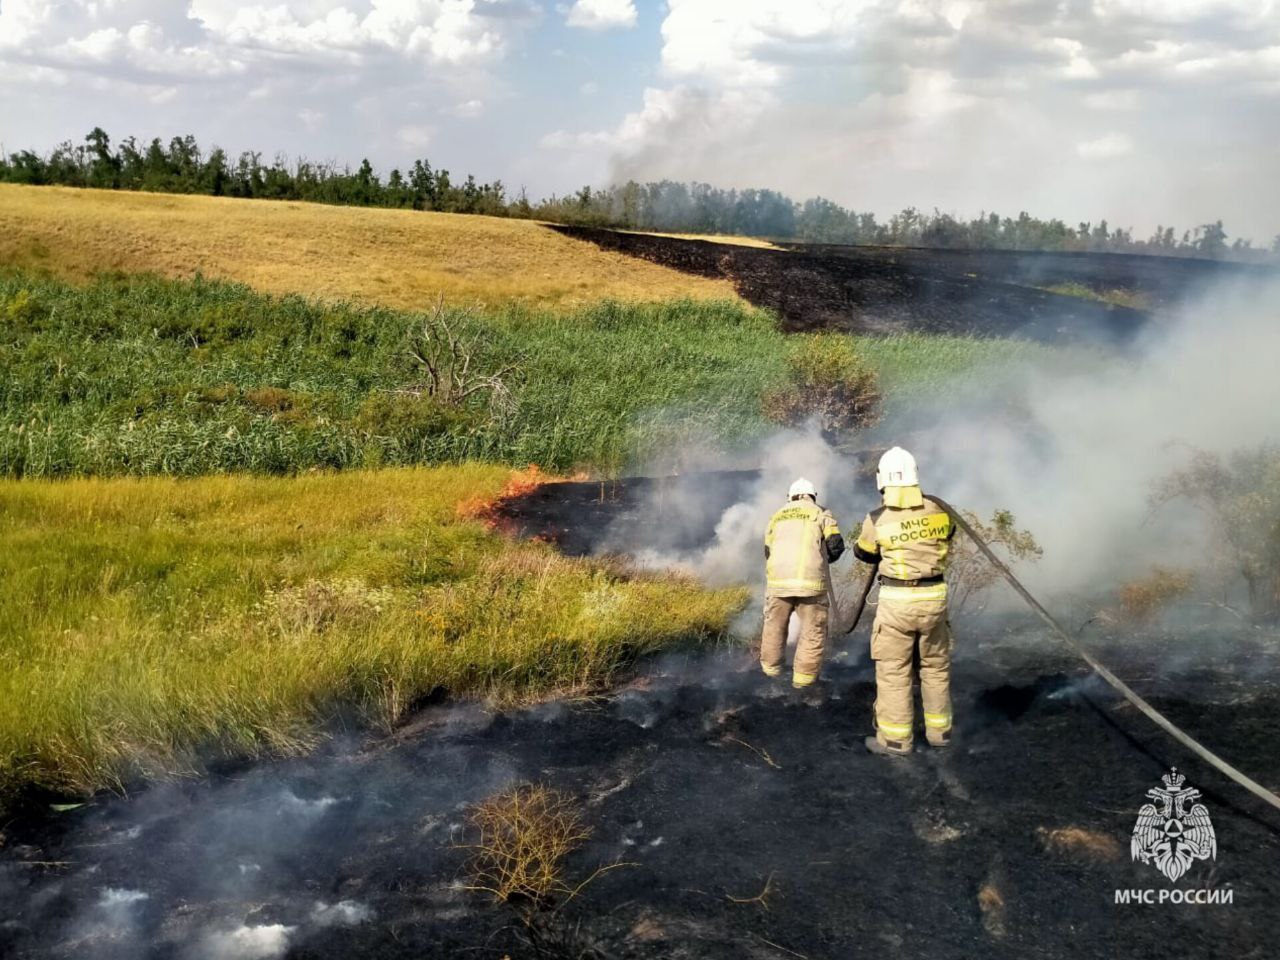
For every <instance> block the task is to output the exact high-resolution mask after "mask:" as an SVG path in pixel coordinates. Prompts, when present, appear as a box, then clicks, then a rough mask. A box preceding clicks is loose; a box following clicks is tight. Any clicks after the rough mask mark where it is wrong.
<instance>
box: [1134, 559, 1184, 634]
mask: <svg viewBox="0 0 1280 960" xmlns="http://www.w3.org/2000/svg"><path fill="white" fill-rule="evenodd" d="M1194 582H1195V578H1194V577H1193V576H1192V574H1191V573H1190V572H1189V571H1187V570H1166V569H1165V568H1164V567H1155V568H1154V569H1153V570H1152V571H1151V573H1150V574H1148V575H1147V576H1145V577H1139V578H1138V579H1135V580H1130V581H1128V582H1127V583H1123V584H1121V585H1120V589H1119V590H1118V591H1116V600H1117V602H1118V603H1119V611H1118V612H1119V615H1120V617H1121V618H1122V619H1124V620H1128V621H1129V622H1131V623H1148V622H1150V621H1151V620H1152V619H1153V618H1154V617H1155V616H1156V614H1157V613H1159V612H1160V611H1161V610H1163V609H1164V608H1165V607H1167V606H1168V605H1169V604H1170V603H1171V602H1172V601H1174V600H1176V599H1178V598H1179V597H1181V596H1183V595H1185V594H1186V593H1187V592H1188V591H1189V590H1190V589H1191V585H1192V584H1193V583H1194Z"/></svg>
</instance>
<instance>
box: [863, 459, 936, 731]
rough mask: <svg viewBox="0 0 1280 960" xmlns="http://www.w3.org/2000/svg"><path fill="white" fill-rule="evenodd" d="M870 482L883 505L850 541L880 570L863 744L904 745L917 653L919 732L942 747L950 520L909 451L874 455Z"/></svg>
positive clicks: (910, 721) (911, 718)
mask: <svg viewBox="0 0 1280 960" xmlns="http://www.w3.org/2000/svg"><path fill="white" fill-rule="evenodd" d="M876 486H877V487H879V488H880V492H881V494H882V495H883V498H884V505H883V506H882V507H880V508H879V509H878V510H874V511H872V512H871V513H870V514H868V515H867V518H866V520H864V521H863V523H862V532H861V533H860V534H859V536H858V540H857V543H856V544H855V545H854V548H853V552H854V555H855V556H856V557H857V558H858V559H859V560H862V561H864V562H866V563H870V564H873V565H874V566H876V567H877V568H878V571H879V575H880V599H879V606H878V607H877V608H876V620H875V624H874V625H873V626H872V628H871V658H872V659H873V660H874V661H875V664H876V704H875V724H876V734H875V736H874V737H867V740H866V745H867V749H868V750H870V751H871V752H872V753H878V754H887V755H896V754H906V753H910V752H911V741H912V730H913V721H914V709H913V704H912V700H913V697H912V682H913V680H914V677H913V674H914V672H915V670H914V664H913V661H914V660H915V658H916V656H917V654H918V655H919V662H920V699H921V701H922V705H923V708H924V732H925V738H926V739H927V740H928V741H929V743H930V744H931V745H933V746H935V747H945V746H947V745H948V744H949V743H950V741H951V689H950V687H951V629H950V625H949V624H948V623H947V585H946V583H945V582H944V580H943V570H944V568H945V565H946V559H947V551H948V549H949V547H950V544H951V538H952V537H953V536H954V535H955V529H956V528H955V524H954V523H953V522H952V519H951V517H950V516H949V515H948V514H947V512H946V511H945V510H943V509H942V508H941V507H939V506H938V505H937V504H936V503H934V502H933V501H932V500H930V499H928V498H927V497H925V496H924V494H923V493H921V492H920V479H919V476H918V474H917V471H916V462H915V458H913V457H912V456H911V454H909V453H908V452H907V451H906V450H903V449H902V448H901V447H894V448H893V449H892V450H889V451H888V452H887V453H886V454H885V455H884V456H883V457H881V458H880V466H879V469H878V470H877V472H876Z"/></svg>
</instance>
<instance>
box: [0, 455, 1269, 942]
mask: <svg viewBox="0 0 1280 960" xmlns="http://www.w3.org/2000/svg"><path fill="white" fill-rule="evenodd" d="M754 478H755V474H754V473H753V472H751V471H726V472H723V473H721V474H719V475H717V476H716V477H715V478H714V481H715V482H712V483H706V484H702V486H703V488H704V489H706V490H708V491H709V492H708V493H707V496H708V497H713V498H717V499H719V501H720V505H721V506H723V504H724V503H725V502H732V501H733V499H735V498H737V497H739V496H741V494H742V491H743V489H744V488H745V487H746V486H747V485H749V484H750V483H751V482H752V481H753V479H754ZM702 479H705V478H700V477H696V476H694V477H689V478H682V479H680V480H673V481H665V483H667V484H668V485H670V489H671V491H672V492H673V493H675V492H677V490H678V488H679V487H680V486H681V485H683V486H685V487H688V486H690V485H692V484H698V483H699V482H700V481H701V480H702ZM663 482H664V481H656V480H652V479H649V480H644V479H641V480H636V481H631V482H630V483H625V482H624V483H622V484H620V485H619V486H618V488H617V489H615V490H610V489H609V487H608V486H606V487H604V488H601V485H600V484H599V483H592V482H587V483H578V484H550V485H545V486H543V487H540V488H538V489H537V490H535V491H532V492H529V493H525V494H522V495H520V496H519V497H516V498H515V499H513V500H511V501H509V502H507V503H505V504H503V505H502V507H501V519H502V521H503V522H505V524H507V525H508V526H509V527H510V529H511V530H512V531H513V532H518V533H519V534H521V535H524V536H530V535H541V536H544V537H551V538H554V539H557V540H558V542H559V543H560V544H561V547H562V549H564V550H565V551H566V552H569V553H582V554H587V553H599V552H601V551H608V550H610V549H613V548H614V541H613V540H612V539H611V538H612V537H619V536H621V537H623V538H624V539H629V540H631V541H632V544H633V548H634V549H644V548H645V547H652V548H654V549H681V548H684V547H688V546H696V545H697V544H698V543H701V542H705V539H706V536H707V533H706V532H705V531H701V530H699V529H698V528H697V527H696V526H689V527H688V528H687V529H686V532H685V533H684V534H682V536H683V537H684V538H685V539H683V540H674V541H673V540H671V539H670V538H664V537H662V536H660V535H658V534H657V533H656V532H655V531H656V527H655V525H654V524H652V523H651V522H649V520H650V518H649V517H648V516H647V514H646V509H645V507H644V504H652V503H653V502H654V497H655V496H656V495H658V494H659V492H660V488H661V485H662V483H663ZM675 499H676V498H674V497H673V500H675ZM592 504H594V506H591V505H592ZM712 512H713V511H712ZM617 520H620V521H621V523H620V524H619V523H615V522H614V521H617ZM602 531H605V532H608V536H604V535H602ZM956 628H957V634H958V636H959V643H958V645H957V661H956V667H955V672H954V673H955V675H954V680H953V684H954V689H955V693H956V704H957V725H958V735H957V736H958V741H957V744H956V745H955V746H954V747H953V748H952V749H951V750H950V751H947V752H937V751H932V750H930V749H928V748H926V747H924V746H922V745H921V746H917V750H916V752H915V753H914V754H913V755H912V756H910V757H908V758H903V759H901V760H893V761H889V760H885V759H882V758H877V757H873V756H870V755H868V754H867V753H866V752H865V751H864V750H863V749H862V738H863V736H864V735H865V734H866V733H867V732H868V730H869V719H868V718H869V716H870V712H871V708H872V701H873V699H874V681H873V673H872V670H871V668H870V664H869V663H868V662H867V660H866V657H865V648H866V637H865V627H864V629H863V631H861V632H860V633H858V634H856V635H855V636H854V637H852V638H846V639H843V640H840V641H837V642H836V644H835V655H834V658H833V662H832V666H831V669H830V670H829V682H828V684H827V687H826V693H825V698H824V699H823V700H822V701H821V702H809V701H802V700H800V699H798V698H796V697H795V696H794V695H793V694H792V692H791V691H790V689H789V688H788V687H786V686H785V685H781V686H780V685H777V684H775V683H773V682H771V681H765V680H764V679H763V678H760V677H759V676H758V674H757V671H756V670H755V669H754V662H753V657H752V656H751V655H750V654H749V653H748V652H746V651H741V650H726V651H722V652H719V653H704V654H688V655H680V656H676V655H670V656H666V657H664V658H662V659H659V660H656V661H653V662H651V663H650V664H649V665H648V666H647V668H645V669H644V670H643V671H642V672H641V674H640V675H639V676H638V677H637V678H636V679H634V680H633V681H632V682H630V683H628V684H626V685H625V686H623V687H622V688H620V689H617V690H613V691H610V692H608V693H605V694H601V695H598V696H590V697H582V698H578V699H571V700H560V701H548V702H543V703H539V704H536V705H532V706H528V707H525V708H521V709H511V710H493V709H486V708H485V707H482V706H481V705H479V704H468V703H439V704H433V705H426V706H424V707H423V709H422V710H421V711H419V712H418V713H417V715H416V716H415V717H414V719H413V720H412V721H411V722H410V723H409V724H408V725H407V726H405V727H403V728H401V729H400V730H399V731H398V732H397V733H396V734H395V735H393V736H392V737H390V738H389V739H388V738H381V739H365V738H361V737H359V736H356V735H354V734H350V735H345V736H344V735H342V734H341V733H340V732H336V733H338V735H337V736H335V739H334V741H333V743H332V745H331V746H330V747H329V748H328V749H327V750H325V751H324V752H322V753H320V754H318V755H315V756H313V757H310V758H308V759H304V760H296V761H289V762H279V763H274V764H266V765H254V766H248V765H245V766H233V767H226V768H223V769H220V770H217V771H215V772H214V773H213V775H211V776H210V777H208V778H206V779H203V780H200V781H184V782H175V783H168V784H160V785H155V786H152V787H149V788H147V789H143V790H140V791H139V792H138V794H137V795H136V796H133V797H131V798H127V799H122V798H110V797H101V798H99V799H97V800H96V801H94V802H92V803H90V804H89V805H87V806H84V807H80V808H77V809H72V810H66V811H64V812H61V813H59V814H57V815H56V816H53V817H50V816H49V815H48V812H47V811H35V810H30V811H28V812H27V813H25V814H22V815H20V816H19V817H18V818H17V819H15V820H14V821H13V822H12V823H9V824H6V825H5V826H4V832H5V845H4V848H3V850H0V898H2V899H3V902H4V903H5V904H6V905H7V910H6V914H5V916H4V917H3V919H2V920H0V953H2V954H3V955H5V956H13V957H21V958H62V957H79V956H94V957H104V958H113V957H121V958H123V957H130V958H132V957H155V958H192V960H195V958H224V957H226V958H230V957H290V958H317V960H319V958H339V957H343V958H346V957H388V958H394V957H405V958H409V957H467V956H475V957H493V958H495V960H497V958H501V957H512V958H517V957H544V958H610V957H636V958H640V957H654V958H657V957H691V958H692V957H723V958H739V957H752V958H756V957H759V958H774V957H776V958H786V957H804V958H826V957H848V956H891V957H892V956H901V957H930V958H935V957H940V958H968V957H975V956H990V957H1024V956H1028V955H1035V956H1041V957H1063V958H1066V957H1079V956H1123V957H1135V958H1136V957H1151V958H1156V957H1169V956H1196V957H1224V958H1227V957H1230V958H1243V957H1262V956H1266V955H1269V950H1270V948H1269V947H1268V946H1267V944H1268V943H1269V938H1270V935H1271V930H1272V925H1273V919H1274V905H1273V904H1272V902H1271V900H1270V897H1271V894H1272V891H1274V890H1275V889H1277V887H1278V886H1280V857H1278V856H1277V853H1280V834H1278V833H1277V829H1276V822H1275V815H1274V812H1272V811H1270V810H1269V809H1267V808H1265V807H1264V806H1262V805H1261V804H1259V803H1257V802H1256V801H1254V800H1253V799H1252V798H1251V797H1249V796H1248V795H1247V794H1243V793H1242V792H1241V791H1240V790H1239V789H1238V788H1237V787H1235V786H1234V785H1233V784H1231V783H1230V782H1229V781H1227V780H1225V779H1224V778H1222V777H1221V776H1219V775H1218V774H1217V773H1216V772H1214V771H1213V770H1212V769H1210V768H1207V767H1205V766H1204V765H1203V764H1200V763H1199V762H1198V761H1196V760H1195V759H1194V758H1193V757H1191V756H1190V755H1188V754H1186V753H1185V752H1183V751H1182V750H1181V748H1179V747H1177V746H1176V745H1175V744H1173V743H1172V742H1171V741H1169V740H1168V739H1167V738H1165V737H1164V735H1163V734H1161V733H1160V732H1159V731H1158V730H1156V729H1155V728H1154V727H1152V726H1150V724H1149V723H1147V721H1146V720H1145V719H1144V718H1142V717H1141V716H1140V715H1138V714H1137V713H1136V711H1134V710H1133V709H1132V708H1130V707H1128V706H1127V705H1126V704H1125V703H1124V702H1123V701H1120V700H1119V699H1118V698H1116V697H1115V696H1113V695H1112V694H1111V692H1110V691H1109V689H1108V688H1106V687H1105V686H1103V685H1101V684H1100V683H1098V682H1096V681H1095V680H1093V679H1091V678H1090V677H1089V675H1088V674H1087V672H1086V671H1085V670H1084V669H1083V667H1082V666H1081V665H1080V664H1079V663H1078V662H1077V661H1075V660H1074V658H1073V657H1072V656H1071V655H1070V654H1069V653H1068V652H1067V651H1066V650H1064V649H1063V648H1062V647H1061V646H1060V645H1059V644H1058V643H1057V642H1056V641H1054V640H1053V639H1052V638H1050V637H1048V636H1046V635H1044V633H1043V632H1042V631H1040V630H1038V629H1029V628H1028V627H1027V626H1026V624H1025V621H1023V620H1021V619H1019V618H1017V617H1013V616H1009V617H1001V618H996V617H994V616H987V617H985V618H982V619H974V620H972V621H971V622H963V621H962V622H958V623H957V625H956ZM1211 637H1212V640H1211V639H1210V638H1211ZM1210 642H1214V643H1222V644H1223V646H1224V648H1226V649H1229V650H1230V651H1231V652H1230V654H1229V655H1225V656H1221V657H1217V658H1215V659H1214V660H1213V661H1212V663H1213V666H1212V668H1210V669H1206V668H1205V667H1204V663H1205V649H1206V646H1207V645H1208V644H1209V643H1210ZM1092 644H1093V646H1094V648H1095V649H1096V650H1097V651H1098V653H1099V654H1100V655H1101V656H1102V657H1103V658H1104V659H1105V660H1107V661H1108V663H1109V664H1110V665H1111V666H1113V668H1115V669H1117V670H1119V671H1120V672H1121V673H1122V674H1123V675H1124V676H1125V677H1127V678H1129V679H1131V680H1132V681H1133V682H1134V683H1135V685H1136V686H1137V687H1138V688H1139V690H1140V691H1141V692H1142V693H1143V694H1144V695H1146V696H1148V697H1150V698H1151V699H1152V700H1153V702H1155V703H1156V705H1157V706H1158V707H1159V708H1160V709H1162V710H1164V711H1165V712H1167V713H1168V715H1169V716H1170V717H1171V718H1173V719H1174V720H1175V722H1179V723H1182V724H1185V725H1186V726H1187V727H1188V728H1189V729H1191V730H1193V731H1196V732H1200V733H1202V734H1203V735H1204V736H1205V737H1206V739H1211V742H1213V743H1214V744H1221V745H1222V749H1223V751H1224V753H1227V754H1228V755H1229V757H1230V759H1231V760H1232V761H1233V762H1235V763H1237V764H1239V765H1240V766H1241V767H1243V768H1244V769H1246V770H1247V771H1249V772H1250V773H1251V774H1252V775H1254V776H1255V777H1257V778H1258V779H1260V780H1261V781H1262V782H1263V783H1264V784H1265V785H1267V786H1269V787H1275V786H1277V785H1280V757H1278V755H1277V754H1276V751H1275V750H1274V743H1275V742H1276V738H1277V737H1278V736H1280V689H1277V687H1276V685H1275V684H1274V682H1273V680H1271V679H1268V678H1274V676H1275V675H1276V673H1275V666H1276V664H1277V651H1276V649H1275V646H1274V637H1273V636H1272V635H1271V634H1267V633H1264V632H1261V631H1258V630H1253V629H1247V628H1240V629H1239V630H1238V631H1235V633H1234V634H1233V636H1232V637H1230V638H1229V639H1228V640H1227V642H1225V643H1224V642H1223V635H1222V631H1221V630H1220V629H1218V628H1216V627H1213V628H1204V627H1201V628H1195V629H1190V630H1183V631H1180V632H1179V633H1178V634H1177V635H1171V634H1169V633H1167V632H1162V631H1161V630H1159V629H1155V628H1150V629H1144V630H1134V631H1126V632H1121V633H1119V634H1117V635H1115V636H1110V637H1102V636H1101V634H1099V636H1098V637H1096V638H1095V639H1094V640H1093V641H1092ZM1193 665H1194V666H1193ZM1210 734H1212V736H1211V737H1210ZM1171 766H1177V767H1178V768H1179V769H1180V770H1182V771H1183V772H1184V773H1185V774H1186V775H1187V776H1188V778H1189V779H1190V781H1191V782H1192V783H1193V784H1194V785H1195V786H1196V787H1198V788H1199V789H1200V790H1202V791H1203V793H1204V802H1205V803H1206V804H1207V805H1208V807H1209V810H1210V811H1211V814H1212V816H1213V820H1214V825H1215V827H1216V830H1217V837H1218V855H1217V858H1216V859H1215V860H1214V861H1212V862H1207V863H1199V864H1196V865H1195V866H1194V867H1193V868H1192V870H1191V872H1190V873H1189V874H1188V875H1187V876H1186V877H1184V878H1183V879H1182V880H1181V881H1180V883H1179V884H1177V885H1176V886H1178V887H1180V888H1185V889H1208V890H1213V891H1219V892H1220V893H1226V892H1230V893H1231V894H1232V902H1231V903H1230V904H1221V905H1180V906H1177V905H1172V904H1161V905H1151V906H1147V905H1142V906H1136V905H1127V906H1126V905H1118V904H1116V903H1115V902H1114V897H1115V891H1116V890H1129V889H1144V888H1156V889H1160V888H1169V887H1171V885H1169V884H1167V883H1166V882H1165V881H1164V879H1163V878H1162V877H1160V876H1159V875H1158V874H1157V873H1156V872H1155V871H1154V870H1153V869H1152V868H1151V867H1149V866H1145V865H1143V864H1140V863H1134V862H1131V859H1130V855H1129V847H1128V841H1129V834H1130V831H1131V830H1132V828H1133V823H1134V818H1135V816H1136V814H1137V810H1138V807H1139V806H1140V805H1141V803H1142V802H1144V795H1145V792H1146V790H1148V789H1149V788H1150V787H1152V786H1154V785H1157V784H1158V783H1159V778H1160V776H1161V775H1162V774H1163V773H1165V772H1167V771H1168V769H1169V767H1171ZM522 782H528V783H540V784H546V785H549V786H551V787H554V788H556V789H558V790H561V791H563V792H564V793H565V794H567V795H568V796H571V797H573V798H574V799H575V802H576V803H577V804H578V805H579V806H580V809H581V810H582V811H583V816H584V821H585V823H586V825H587V827H588V828H589V830H590V839H589V840H588V841H587V842H586V844H585V845H584V846H582V847H581V848H580V849H579V850H577V851H576V852H575V853H573V854H572V855H571V856H570V857H569V859H568V861H567V865H566V870H567V876H568V879H569V882H570V883H571V884H575V885H576V884H577V883H581V882H583V881H586V880H588V878H590V877H592V875H593V874H594V873H595V872H596V871H597V870H599V869H600V868H602V867H611V869H608V870H607V871H606V872H604V873H601V874H599V875H596V876H595V879H594V880H591V881H590V882H588V883H586V885H585V886H583V887H582V889H581V890H580V891H579V892H578V893H577V895H576V896H574V897H573V898H572V899H569V900H567V901H561V902H560V903H559V904H558V906H556V907H555V908H544V909H535V908H534V907H532V906H531V905H529V904H524V905H521V904H518V903H517V904H497V903H494V902H493V901H492V900H491V898H489V897H487V896H486V895H484V894H481V893H477V892H475V891H473V890H469V889H467V888H468V885H469V883H470V880H469V875H468V873H467V869H466V862H467V844H469V843H470V842H471V837H470V835H469V832H468V828H467V826H466V815H467V810H468V809H469V807H470V806H471V805H472V804H474V803H475V802H477V801H479V800H481V799H483V798H485V797H487V796H490V795H492V794H493V793H494V792H495V791H498V790H501V789H503V788H505V787H508V786H510V785H512V784H515V783H522Z"/></svg>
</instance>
